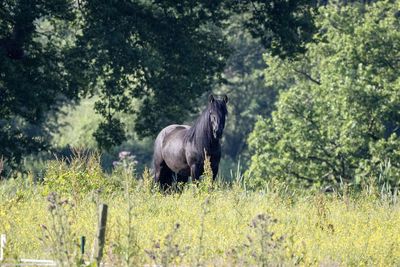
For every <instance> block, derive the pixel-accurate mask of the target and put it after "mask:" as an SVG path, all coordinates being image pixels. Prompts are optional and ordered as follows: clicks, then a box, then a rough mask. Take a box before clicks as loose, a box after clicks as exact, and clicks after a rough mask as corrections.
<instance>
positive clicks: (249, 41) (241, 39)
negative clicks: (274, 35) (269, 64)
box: [214, 13, 276, 174]
mask: <svg viewBox="0 0 400 267" xmlns="http://www.w3.org/2000/svg"><path fill="white" fill-rule="evenodd" d="M250 17H251V15H250V14H249V13H243V14H240V15H239V14H238V15H235V16H232V17H230V18H229V23H228V25H229V26H227V28H226V29H225V30H224V34H225V36H226V38H227V41H228V45H229V46H230V47H231V50H232V53H231V55H230V56H229V58H228V60H227V62H226V66H225V69H224V72H223V78H224V79H225V80H226V82H225V83H223V84H221V85H217V86H216V87H215V88H214V90H216V91H218V92H220V93H222V94H227V95H228V96H229V104H228V108H229V115H228V121H227V124H226V128H225V130H224V141H223V151H224V152H223V155H226V156H225V157H224V159H223V161H224V163H225V164H223V166H221V167H222V168H221V173H225V174H227V173H229V168H232V167H233V168H234V167H235V166H236V163H237V161H238V160H241V162H242V163H244V164H245V165H246V164H247V162H248V160H249V155H248V149H247V143H246V139H247V137H248V134H249V133H250V132H251V131H252V130H253V128H254V124H255V122H256V120H257V115H262V116H270V114H271V112H272V110H273V103H274V101H275V96H276V91H275V90H274V89H273V88H272V87H269V86H267V85H266V84H265V80H264V74H263V71H264V69H265V68H266V65H265V62H264V60H263V53H265V51H266V50H265V49H264V48H263V47H262V45H261V43H260V41H258V40H257V39H255V38H253V37H252V36H251V34H250V32H249V31H248V30H246V29H244V27H243V24H244V23H245V22H246V21H247V20H248V19H249V18H250ZM230 162H234V163H233V164H231V166H226V167H225V166H224V165H228V164H229V163H230Z"/></svg>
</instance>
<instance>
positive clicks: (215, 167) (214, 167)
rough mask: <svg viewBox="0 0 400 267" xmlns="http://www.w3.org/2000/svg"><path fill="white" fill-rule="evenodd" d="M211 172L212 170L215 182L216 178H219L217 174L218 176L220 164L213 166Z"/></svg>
mask: <svg viewBox="0 0 400 267" xmlns="http://www.w3.org/2000/svg"><path fill="white" fill-rule="evenodd" d="M211 170H212V173H213V181H215V178H216V177H217V174H218V164H216V165H215V164H213V165H212V166H211Z"/></svg>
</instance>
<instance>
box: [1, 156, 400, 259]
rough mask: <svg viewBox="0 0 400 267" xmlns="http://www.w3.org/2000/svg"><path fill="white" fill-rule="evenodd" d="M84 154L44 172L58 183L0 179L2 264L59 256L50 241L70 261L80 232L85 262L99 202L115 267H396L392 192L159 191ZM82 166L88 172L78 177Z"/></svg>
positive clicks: (280, 187)
mask: <svg viewBox="0 0 400 267" xmlns="http://www.w3.org/2000/svg"><path fill="white" fill-rule="evenodd" d="M82 160H84V159H82V158H80V159H78V160H77V162H75V163H70V164H69V165H64V166H63V167H61V166H62V165H63V164H64V163H62V162H58V164H59V165H60V171H59V172H58V173H57V172H55V171H54V170H53V171H51V172H50V171H49V172H48V173H50V174H51V175H53V178H54V179H59V182H60V183H56V184H54V183H50V182H47V183H46V182H45V183H44V184H37V185H34V184H32V183H30V182H29V181H30V179H25V180H22V179H16V180H9V181H2V182H1V183H0V233H6V234H7V237H8V241H9V242H8V244H7V251H6V252H7V261H16V260H18V259H20V258H45V259H49V258H55V257H56V259H59V260H60V261H61V260H63V259H64V261H67V260H65V258H63V256H60V255H58V254H57V253H56V252H55V251H54V250H51V248H52V247H56V248H58V249H60V251H61V250H62V249H64V248H66V250H68V253H67V254H68V255H69V257H71V258H77V257H78V247H77V246H75V245H68V244H67V243H70V244H73V243H77V241H78V239H79V237H80V236H82V235H83V236H86V238H87V242H88V243H87V249H86V254H85V256H84V257H85V259H86V260H89V257H90V252H91V246H92V244H93V240H94V234H95V229H96V223H97V204H98V203H100V202H104V203H107V204H108V205H109V219H108V226H107V233H106V247H105V261H107V262H109V263H112V264H113V265H115V266H126V265H128V264H127V263H129V264H130V265H133V266H135V265H138V264H142V265H143V264H154V263H155V264H162V265H185V266H188V265H190V266H192V265H204V266H232V265H243V266H248V265H256V266H265V265H276V264H283V265H289V266H292V265H295V264H299V265H307V266H309V265H311V266H321V265H324V266H337V265H350V266H360V265H368V266H370V265H374V266H375V265H378V266H396V265H399V264H400V260H399V259H400V212H399V211H400V209H399V208H400V205H399V204H398V203H397V202H396V199H395V198H394V197H393V196H389V195H380V194H377V193H375V192H374V191H371V190H369V191H368V192H367V191H366V190H364V191H363V192H358V193H353V194H348V193H340V194H339V193H330V194H322V193H319V192H314V193H312V192H309V191H304V190H300V189H290V188H288V187H287V186H286V185H284V184H281V183H272V182H271V183H270V186H269V188H268V190H264V191H246V190H245V189H243V187H242V186H240V185H239V184H233V185H229V186H228V185H218V186H214V187H212V188H211V187H210V186H209V185H203V184H200V185H187V186H185V187H184V189H182V190H181V191H180V192H179V193H169V194H164V193H160V192H159V191H158V190H156V189H155V188H153V187H152V186H151V185H150V183H149V179H150V176H149V174H145V175H144V178H145V179H144V180H131V179H130V177H131V176H130V175H131V173H132V169H131V168H130V167H129V166H128V168H125V169H123V168H121V169H119V170H116V171H115V172H114V173H113V175H108V176H107V175H106V174H104V173H101V172H100V173H99V172H93V170H97V169H96V166H97V165H96V162H95V161H93V160H91V161H90V160H89V161H84V162H86V164H77V163H78V162H79V161H82ZM56 163H57V162H55V163H53V165H50V166H53V167H52V168H54V167H55V166H57V164H56ZM67 166H69V167H67ZM125 167H126V166H125ZM131 167H132V166H131ZM90 171H91V174H92V175H91V176H90V175H83V174H82V173H85V172H90ZM54 175H55V176H54ZM65 177H67V178H68V179H70V180H71V179H72V180H74V179H96V180H97V181H96V182H91V183H89V182H87V183H84V184H85V185H93V186H100V187H102V189H103V190H102V191H101V192H99V191H96V190H95V189H94V188H90V186H89V187H82V188H83V189H82V192H76V190H75V191H71V192H73V193H68V192H69V191H68V190H65V189H67V188H68V186H73V185H76V184H74V183H70V184H68V183H64V184H63V181H64V182H65V180H63V179H65ZM74 177H75V178H74ZM98 181H100V182H98ZM62 186H64V188H63V190H59V192H60V200H64V199H68V203H62V204H57V203H56V204H57V208H59V213H58V214H55V213H54V212H53V213H52V212H51V211H50V210H49V204H51V203H49V201H48V199H47V195H48V193H49V192H51V191H57V190H56V189H57V187H59V189H61V187H62ZM385 196H386V197H385ZM52 210H53V211H54V210H55V209H54V207H53V209H52ZM52 214H53V215H52ZM53 219H54V220H55V221H56V223H53V222H52V221H53ZM129 221H130V223H129ZM59 222H62V223H61V224H62V225H60V223H59ZM177 224H178V226H177ZM68 225H69V226H68ZM60 226H64V229H63V230H60ZM67 226H68V227H67ZM46 229H47V230H46ZM43 233H45V235H47V236H48V237H46V236H45V235H44V234H43ZM60 236H62V237H63V238H65V240H67V241H66V242H65V243H64V244H61V243H60V242H57V241H55V242H53V243H52V241H51V240H50V239H51V238H55V239H57V238H58V237H60ZM41 239H42V240H41Z"/></svg>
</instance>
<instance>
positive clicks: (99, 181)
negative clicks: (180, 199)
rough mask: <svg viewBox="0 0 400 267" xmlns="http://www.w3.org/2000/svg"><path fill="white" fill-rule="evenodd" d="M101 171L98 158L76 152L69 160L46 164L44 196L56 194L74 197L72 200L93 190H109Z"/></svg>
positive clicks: (86, 153)
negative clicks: (51, 193)
mask: <svg viewBox="0 0 400 267" xmlns="http://www.w3.org/2000/svg"><path fill="white" fill-rule="evenodd" d="M108 184H109V183H108V181H107V179H106V177H105V175H104V173H103V171H102V168H101V165H100V162H99V156H98V155H96V154H92V153H88V152H84V151H76V152H75V155H74V156H73V157H72V158H71V159H61V160H54V161H50V162H49V163H48V166H47V169H46V174H45V177H44V191H43V193H44V194H49V193H50V192H57V193H58V194H62V195H65V194H68V195H72V196H74V200H77V199H79V198H81V197H82V196H83V195H85V194H88V193H91V192H93V191H95V190H110V189H111V188H107V185H108Z"/></svg>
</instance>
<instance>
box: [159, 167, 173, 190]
mask: <svg viewBox="0 0 400 267" xmlns="http://www.w3.org/2000/svg"><path fill="white" fill-rule="evenodd" d="M173 175H174V173H173V171H172V170H171V169H170V168H169V167H168V166H167V164H166V163H165V162H164V161H163V162H162V164H161V166H160V175H159V182H160V186H161V188H162V189H167V188H168V187H171V186H172V184H173V182H174V177H173Z"/></svg>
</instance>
